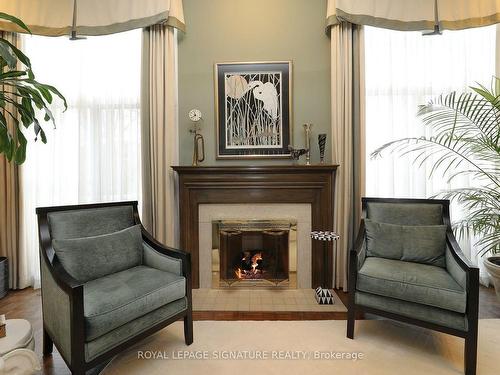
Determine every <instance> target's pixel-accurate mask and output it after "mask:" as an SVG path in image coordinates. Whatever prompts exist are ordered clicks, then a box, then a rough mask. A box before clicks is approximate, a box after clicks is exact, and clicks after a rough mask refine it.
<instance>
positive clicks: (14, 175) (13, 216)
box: [0, 31, 23, 289]
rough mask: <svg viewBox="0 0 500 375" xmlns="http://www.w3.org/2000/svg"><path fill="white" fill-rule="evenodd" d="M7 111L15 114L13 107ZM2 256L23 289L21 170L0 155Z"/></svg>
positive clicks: (14, 281) (16, 41)
mask: <svg viewBox="0 0 500 375" xmlns="http://www.w3.org/2000/svg"><path fill="white" fill-rule="evenodd" d="M0 36H2V37H4V38H6V39H7V40H8V41H10V42H11V43H12V44H14V45H16V46H19V38H18V37H17V36H16V35H15V34H12V33H5V32H2V31H0ZM6 108H7V110H8V111H10V112H12V113H14V111H13V108H12V105H7V107H6ZM5 117H6V119H7V123H8V126H9V128H10V129H9V130H10V132H11V134H15V131H14V126H13V124H12V121H9V120H11V118H10V117H9V116H8V115H7V114H5ZM0 256H4V257H7V258H8V262H9V286H10V288H12V289H17V288H19V287H23V286H22V285H20V284H19V278H20V275H19V273H20V271H22V267H21V265H20V262H21V257H20V254H19V169H18V166H17V165H16V164H15V163H14V162H8V161H7V159H6V158H5V156H4V155H3V154H1V155H0Z"/></svg>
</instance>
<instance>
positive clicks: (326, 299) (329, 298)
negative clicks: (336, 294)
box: [315, 286, 335, 305]
mask: <svg viewBox="0 0 500 375" xmlns="http://www.w3.org/2000/svg"><path fill="white" fill-rule="evenodd" d="M315 297H316V301H317V302H318V304H320V305H333V304H334V303H335V299H334V298H333V294H332V291H331V290H330V289H327V288H322V287H320V286H318V287H317V288H316V293H315Z"/></svg>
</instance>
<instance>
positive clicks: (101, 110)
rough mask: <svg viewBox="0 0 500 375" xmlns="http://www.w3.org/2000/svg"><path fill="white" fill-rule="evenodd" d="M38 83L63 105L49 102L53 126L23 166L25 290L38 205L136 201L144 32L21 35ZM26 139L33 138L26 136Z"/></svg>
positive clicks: (30, 280) (34, 263)
mask: <svg viewBox="0 0 500 375" xmlns="http://www.w3.org/2000/svg"><path fill="white" fill-rule="evenodd" d="M24 50H25V52H26V53H27V54H28V56H30V58H31V60H32V64H33V69H34V71H35V73H36V75H37V79H38V80H39V81H41V82H47V83H50V84H52V85H54V86H55V87H57V88H58V89H59V90H60V91H61V92H62V93H63V95H64V96H65V97H66V99H67V100H68V110H67V111H66V112H64V113H63V112H62V109H63V108H62V103H60V102H59V103H56V104H55V105H54V107H53V108H54V111H53V112H54V117H55V118H56V125H57V129H53V127H52V125H49V124H47V125H46V126H45V128H44V129H45V131H46V133H47V139H48V143H47V144H42V143H41V142H40V140H39V141H37V142H36V143H35V142H32V143H31V145H30V146H31V147H28V155H27V160H26V163H25V164H23V165H22V168H21V202H22V203H21V244H20V246H21V249H20V250H21V251H20V252H21V254H22V256H23V257H25V259H24V261H23V262H22V263H23V264H24V265H25V269H24V275H25V277H24V280H23V284H24V286H29V285H33V286H35V287H37V286H39V270H38V268H39V263H38V262H39V258H38V237H37V222H36V216H35V208H36V207H38V206H52V205H64V204H79V203H91V202H92V203H94V202H103V201H119V200H136V199H137V200H138V199H140V197H141V178H140V176H141V170H140V168H141V163H140V144H141V140H140V106H139V97H140V70H141V69H140V66H141V31H140V30H134V31H130V32H125V33H120V34H113V35H109V36H99V37H90V38H88V39H86V40H78V41H69V40H68V38H66V37H61V38H48V37H40V36H33V37H26V38H25V39H24ZM28 138H29V139H33V135H32V134H30V133H28Z"/></svg>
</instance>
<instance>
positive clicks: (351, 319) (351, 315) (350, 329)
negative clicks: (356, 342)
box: [347, 306, 356, 339]
mask: <svg viewBox="0 0 500 375" xmlns="http://www.w3.org/2000/svg"><path fill="white" fill-rule="evenodd" d="M355 322H356V313H355V310H354V307H352V306H350V307H349V309H348V310H347V338H349V339H354V323H355Z"/></svg>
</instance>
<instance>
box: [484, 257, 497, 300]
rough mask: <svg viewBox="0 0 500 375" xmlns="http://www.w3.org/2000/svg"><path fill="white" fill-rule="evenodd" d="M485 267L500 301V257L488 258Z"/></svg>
mask: <svg viewBox="0 0 500 375" xmlns="http://www.w3.org/2000/svg"><path fill="white" fill-rule="evenodd" d="M484 266H485V267H486V270H487V271H488V273H489V274H490V276H491V279H492V281H493V285H494V286H495V291H496V293H497V298H498V299H499V300H500V256H496V257H488V258H486V260H485V261H484Z"/></svg>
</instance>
